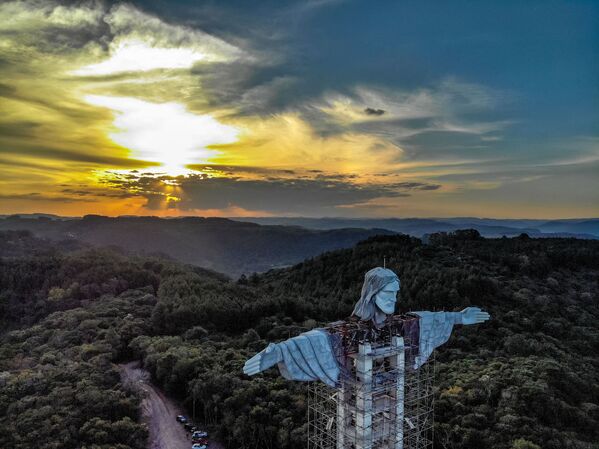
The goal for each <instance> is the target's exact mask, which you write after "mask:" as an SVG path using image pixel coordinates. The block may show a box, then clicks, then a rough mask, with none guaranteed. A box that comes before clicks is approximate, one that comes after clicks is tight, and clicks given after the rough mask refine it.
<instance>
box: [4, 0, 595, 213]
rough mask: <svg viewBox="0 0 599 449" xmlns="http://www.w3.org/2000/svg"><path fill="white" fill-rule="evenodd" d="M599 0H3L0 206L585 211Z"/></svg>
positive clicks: (589, 199) (591, 185) (591, 195)
mask: <svg viewBox="0 0 599 449" xmlns="http://www.w3.org/2000/svg"><path fill="white" fill-rule="evenodd" d="M598 55H599V2H593V1H563V2H557V1H548V0H543V1H528V2H522V1H496V2H485V1H480V2H472V1H464V2H460V1H438V2H430V1H422V0H419V1H405V0H401V1H399V0H393V1H356V0H354V1H341V0H308V1H303V2H284V1H260V2H250V1H210V2H202V1H192V0H189V1H167V0H161V1H155V2H118V3H117V2H87V3H86V2H81V3H74V2H68V3H54V2H52V1H39V2H34V1H32V2H3V3H1V4H0V75H1V76H0V102H1V103H0V111H1V112H2V113H1V114H0V214H11V213H29V212H46V213H55V214H60V215H69V216H79V215H84V214H90V213H97V214H105V215H124V214H137V215H158V216H176V215H202V216H214V215H222V216H253V215H258V216H267V215H291V216H329V217H332V216H339V217H341V216H345V217H444V216H479V217H512V218H516V217H519V218H574V217H597V216H599V57H598Z"/></svg>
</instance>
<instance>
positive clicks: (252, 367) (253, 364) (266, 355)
mask: <svg viewBox="0 0 599 449" xmlns="http://www.w3.org/2000/svg"><path fill="white" fill-rule="evenodd" d="M281 360H283V356H282V354H281V349H280V348H279V347H278V346H277V344H276V343H270V344H269V345H268V346H267V347H266V348H264V349H263V350H262V351H260V352H259V353H258V354H256V355H255V356H254V357H252V358H251V359H249V360H248V361H247V362H245V365H243V372H244V373H245V374H247V375H248V376H253V375H254V374H258V373H259V372H261V371H264V370H266V369H268V368H270V367H271V366H273V365H275V364H276V363H278V362H280V361H281Z"/></svg>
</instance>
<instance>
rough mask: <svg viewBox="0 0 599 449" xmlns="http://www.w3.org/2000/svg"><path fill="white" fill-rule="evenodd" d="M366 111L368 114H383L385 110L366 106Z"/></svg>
mask: <svg viewBox="0 0 599 449" xmlns="http://www.w3.org/2000/svg"><path fill="white" fill-rule="evenodd" d="M364 113H365V114H366V115H383V114H384V113H385V111H384V110H383V109H373V108H366V109H364Z"/></svg>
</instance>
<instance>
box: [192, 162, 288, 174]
mask: <svg viewBox="0 0 599 449" xmlns="http://www.w3.org/2000/svg"><path fill="white" fill-rule="evenodd" d="M186 168H189V169H190V170H197V171H202V172H203V171H217V172H221V173H223V174H226V175H233V174H235V173H256V174H265V175H266V174H271V175H275V174H281V175H295V174H296V171H295V170H286V169H274V168H264V167H252V166H243V165H221V164H189V165H186Z"/></svg>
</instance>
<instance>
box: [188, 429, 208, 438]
mask: <svg viewBox="0 0 599 449" xmlns="http://www.w3.org/2000/svg"><path fill="white" fill-rule="evenodd" d="M191 438H192V439H198V438H208V432H204V431H203V430H196V431H195V432H193V433H192V434H191Z"/></svg>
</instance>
